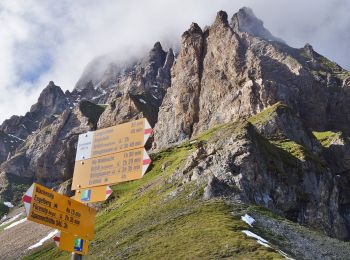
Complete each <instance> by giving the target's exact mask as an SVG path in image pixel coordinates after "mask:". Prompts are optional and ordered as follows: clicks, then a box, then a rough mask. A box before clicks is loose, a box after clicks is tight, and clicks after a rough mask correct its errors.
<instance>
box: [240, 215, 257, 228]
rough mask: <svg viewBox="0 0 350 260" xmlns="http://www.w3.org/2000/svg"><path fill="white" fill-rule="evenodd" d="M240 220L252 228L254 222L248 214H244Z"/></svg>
mask: <svg viewBox="0 0 350 260" xmlns="http://www.w3.org/2000/svg"><path fill="white" fill-rule="evenodd" d="M241 220H242V221H244V222H245V223H247V224H248V225H249V226H251V227H252V226H253V223H254V222H255V219H253V218H252V217H251V216H249V215H248V214H245V215H244V216H241Z"/></svg>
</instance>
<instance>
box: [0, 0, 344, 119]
mask: <svg viewBox="0 0 350 260" xmlns="http://www.w3.org/2000/svg"><path fill="white" fill-rule="evenodd" d="M242 6H249V7H251V8H253V10H254V12H255V13H256V15H257V16H258V17H259V18H261V19H262V20H263V21H264V22H265V25H266V27H267V28H268V29H269V30H270V31H271V32H272V33H273V34H275V35H276V36H278V37H280V38H283V39H284V40H285V41H286V42H287V43H289V44H291V45H292V46H294V47H301V46H303V45H304V44H305V43H306V42H309V43H311V44H312V45H313V46H314V47H315V49H316V50H317V51H319V52H320V53H322V54H325V55H326V56H327V57H329V58H331V59H333V60H335V61H337V62H338V63H340V64H341V65H342V66H344V67H346V68H350V62H349V60H350V54H349V53H348V46H349V45H350V34H349V31H350V27H349V26H350V16H349V15H348V14H347V12H346V10H350V3H349V1H347V0H319V1H302V0H296V1H281V0H264V1H260V0H235V1H232V0H215V1H214V0H187V1H180V0H166V1H165V0H148V1H141V0H119V1H118V0H116V1H109V0H99V1H96V0H74V1H70V0H60V1H55V0H16V1H13V0H2V1H1V2H0V39H1V40H0V57H1V61H0V91H1V95H0V122H1V121H3V120H4V119H5V118H8V117H9V116H11V115H13V114H24V113H25V112H26V111H28V110H29V108H30V105H32V104H33V103H35V101H36V99H37V97H38V96H39V93H40V91H41V90H42V89H43V88H44V87H45V86H46V85H47V83H48V82H49V81H50V80H53V81H54V82H55V83H56V84H57V85H60V86H61V87H62V88H63V89H70V90H71V89H73V87H74V85H75V83H76V81H77V80H78V79H79V76H80V75H81V74H82V71H83V69H84V67H85V66H86V65H87V64H88V63H89V62H90V61H91V60H92V59H93V58H94V57H96V56H98V55H102V54H105V53H109V52H114V54H115V55H116V57H117V58H119V59H125V58H127V56H128V55H131V54H135V53H141V52H143V51H145V50H148V49H150V48H151V47H152V45H153V44H154V42H156V41H161V42H162V43H166V44H165V45H167V47H170V46H171V45H174V44H178V43H179V41H180V36H181V34H182V33H183V31H185V30H186V29H187V28H189V25H190V24H191V22H193V21H195V22H197V23H199V25H200V26H202V27H204V26H205V25H208V24H211V23H212V21H213V20H214V18H215V15H216V12H217V11H218V10H220V9H222V10H226V11H227V12H228V14H229V15H230V16H232V14H233V13H235V12H236V11H237V10H238V9H239V8H240V7H242ZM163 45H164V44H163Z"/></svg>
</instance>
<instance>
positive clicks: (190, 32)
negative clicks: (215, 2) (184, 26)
mask: <svg viewBox="0 0 350 260" xmlns="http://www.w3.org/2000/svg"><path fill="white" fill-rule="evenodd" d="M195 34H198V35H202V34H203V31H202V29H201V27H199V25H198V24H197V23H192V24H191V26H190V29H188V30H187V31H185V32H184V33H183V34H182V38H183V39H186V38H187V37H189V36H191V35H195Z"/></svg>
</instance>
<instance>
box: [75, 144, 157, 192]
mask: <svg viewBox="0 0 350 260" xmlns="http://www.w3.org/2000/svg"><path fill="white" fill-rule="evenodd" d="M150 163H151V159H150V158H149V156H148V154H147V152H146V150H145V149H144V148H138V149H134V150H129V151H124V152H120V153H115V154H110V155H105V156H101V157H97V158H91V159H88V160H84V161H77V162H75V167H74V174H73V182H72V190H77V189H84V188H88V187H94V186H102V185H109V184H113V183H119V182H124V181H131V180H136V179H140V178H142V177H143V175H144V174H145V172H146V170H147V168H148V166H149V165H150Z"/></svg>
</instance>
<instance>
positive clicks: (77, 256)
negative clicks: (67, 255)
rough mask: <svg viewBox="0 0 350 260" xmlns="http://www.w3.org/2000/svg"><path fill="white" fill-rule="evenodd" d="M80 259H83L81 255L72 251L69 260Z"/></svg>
mask: <svg viewBox="0 0 350 260" xmlns="http://www.w3.org/2000/svg"><path fill="white" fill-rule="evenodd" d="M82 259H83V256H82V255H79V254H76V253H72V257H71V260H82Z"/></svg>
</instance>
